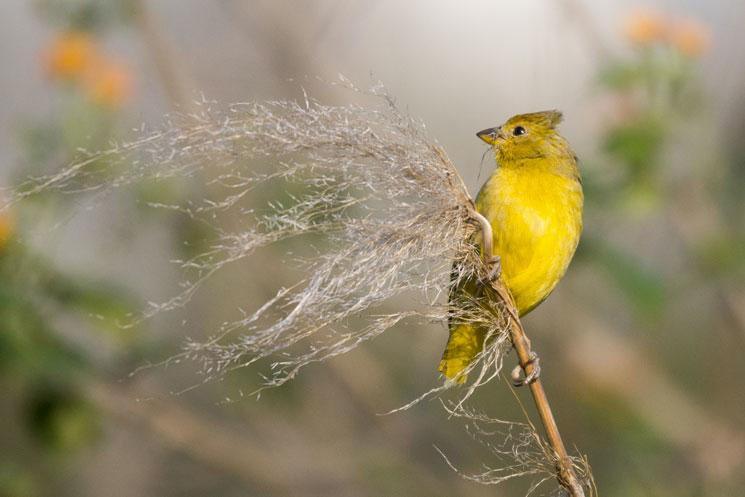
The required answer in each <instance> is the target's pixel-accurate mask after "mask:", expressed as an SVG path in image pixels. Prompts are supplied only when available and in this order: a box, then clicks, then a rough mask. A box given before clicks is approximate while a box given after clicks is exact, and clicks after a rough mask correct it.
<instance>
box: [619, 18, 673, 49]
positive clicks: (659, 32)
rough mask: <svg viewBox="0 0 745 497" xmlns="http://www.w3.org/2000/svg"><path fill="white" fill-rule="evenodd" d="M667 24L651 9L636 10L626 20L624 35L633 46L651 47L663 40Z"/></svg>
mask: <svg viewBox="0 0 745 497" xmlns="http://www.w3.org/2000/svg"><path fill="white" fill-rule="evenodd" d="M667 29H668V27H667V22H666V20H665V18H664V17H663V16H662V14H660V13H659V12H657V11H655V10H651V9H645V10H638V11H636V12H634V13H633V14H632V15H631V16H629V17H628V19H626V22H625V24H624V33H625V35H626V38H628V40H629V41H630V42H631V43H633V44H635V45H651V44H652V43H654V42H656V41H660V40H662V39H664V38H665V34H666V33H667Z"/></svg>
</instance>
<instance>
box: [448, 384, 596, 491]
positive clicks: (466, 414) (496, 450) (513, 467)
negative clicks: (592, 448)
mask: <svg viewBox="0 0 745 497" xmlns="http://www.w3.org/2000/svg"><path fill="white" fill-rule="evenodd" d="M513 393H514V391H513ZM516 398H517V397H516ZM517 400H518V402H520V401H519V399H517ZM442 406H443V408H444V409H445V411H446V412H447V413H448V415H449V416H450V417H452V418H456V419H460V420H462V421H463V422H464V428H465V430H466V432H467V433H468V435H469V436H470V437H471V438H472V439H473V440H474V441H476V442H478V443H479V444H481V445H482V446H483V447H485V448H486V449H487V450H488V451H489V453H490V454H491V455H492V456H493V458H494V460H495V461H496V462H498V463H499V465H497V466H491V465H487V464H484V465H482V470H481V471H480V472H478V473H467V472H464V471H463V470H461V469H459V468H458V467H456V466H455V464H454V463H453V462H452V461H451V460H450V458H448V456H447V455H446V454H445V453H444V452H443V451H442V450H440V449H439V448H437V447H435V449H436V450H437V451H438V452H439V453H440V455H441V456H442V458H443V459H444V460H445V462H446V463H447V465H448V466H450V468H451V469H452V470H453V471H455V472H456V473H458V474H459V475H460V476H462V477H463V478H465V479H467V480H471V481H474V482H477V483H481V484H484V485H498V484H501V483H504V482H506V481H508V480H515V479H526V480H527V481H528V482H529V483H528V490H527V492H526V494H525V495H526V496H528V495H531V494H533V493H534V492H536V491H537V490H538V489H543V491H544V493H543V494H542V495H564V494H565V493H566V489H565V488H564V487H562V486H560V485H559V484H558V483H557V479H556V467H557V463H558V456H557V454H556V452H554V450H553V449H552V448H551V445H550V444H549V443H548V442H547V441H546V440H544V439H543V437H541V435H540V434H539V433H538V430H537V429H536V427H535V425H533V423H532V422H531V421H530V418H529V417H528V415H527V412H526V411H525V409H524V407H523V406H522V403H521V404H520V406H521V407H522V408H523V413H525V419H526V421H525V422H517V421H507V420H503V419H496V418H492V417H490V416H488V415H486V414H484V413H483V412H479V411H476V410H474V409H471V408H467V407H465V406H463V404H462V403H459V404H453V403H449V402H442ZM571 463H572V466H573V468H574V471H575V472H576V473H577V476H578V478H579V479H580V481H582V482H583V485H584V486H585V487H586V488H587V489H589V491H590V495H591V496H594V495H597V489H596V488H595V481H594V479H593V477H592V472H591V471H590V466H589V463H588V462H587V459H586V458H584V457H580V456H575V457H572V458H571ZM545 492H548V493H545Z"/></svg>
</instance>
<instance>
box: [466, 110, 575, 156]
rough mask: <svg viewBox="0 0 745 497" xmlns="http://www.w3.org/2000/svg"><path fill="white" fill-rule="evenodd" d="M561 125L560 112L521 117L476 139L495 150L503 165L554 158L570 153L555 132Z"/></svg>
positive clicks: (566, 145)
mask: <svg viewBox="0 0 745 497" xmlns="http://www.w3.org/2000/svg"><path fill="white" fill-rule="evenodd" d="M560 122H561V112H559V111H557V110H548V111H543V112H532V113H530V114H518V115H516V116H513V117H511V118H509V119H508V120H507V122H506V123H504V124H503V125H501V126H497V127H496V128H488V129H485V130H483V131H479V132H478V133H476V136H478V137H479V138H481V139H482V140H484V141H485V142H486V143H488V144H489V145H491V146H492V147H494V151H495V153H496V156H497V161H498V162H499V163H500V164H503V163H504V162H507V161H511V160H520V159H537V158H542V157H553V156H556V155H557V154H560V155H564V154H566V153H571V151H570V150H569V145H568V144H567V142H566V140H564V138H562V137H561V136H560V135H559V134H558V133H557V132H556V126H557V125H558V124H559V123H560Z"/></svg>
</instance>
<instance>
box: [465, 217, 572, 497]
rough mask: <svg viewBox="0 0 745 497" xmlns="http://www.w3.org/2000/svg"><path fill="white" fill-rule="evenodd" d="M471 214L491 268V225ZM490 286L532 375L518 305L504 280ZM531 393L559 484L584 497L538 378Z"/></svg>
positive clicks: (528, 371)
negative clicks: (501, 304)
mask: <svg viewBox="0 0 745 497" xmlns="http://www.w3.org/2000/svg"><path fill="white" fill-rule="evenodd" d="M470 213H471V217H472V218H473V219H474V220H475V221H477V222H478V223H479V226H480V227H481V232H482V235H483V254H482V257H483V259H484V262H485V263H486V264H487V265H488V266H491V265H492V264H494V263H495V261H494V253H493V248H492V240H493V238H492V236H493V235H492V228H491V224H490V223H489V221H488V220H487V219H486V218H485V217H484V216H483V215H481V214H480V213H479V212H477V211H476V209H475V208H473V209H472V210H471V212H470ZM490 286H491V287H492V289H493V290H494V291H495V292H496V293H497V295H498V296H499V297H500V298H501V299H502V301H503V302H504V304H505V305H506V307H507V312H508V314H509V322H510V337H511V339H512V345H513V346H514V347H515V351H516V352H517V357H518V360H519V362H520V366H521V367H522V368H523V371H524V372H525V375H526V376H527V375H529V374H530V373H532V372H533V367H534V361H533V360H532V359H531V348H530V340H529V339H528V336H527V335H526V334H525V329H524V328H523V325H522V323H521V322H520V318H519V315H518V312H517V308H516V307H515V301H514V300H513V298H512V294H511V293H510V291H509V289H508V288H507V287H506V286H505V284H504V281H503V280H502V278H501V277H500V278H496V279H493V280H492V281H491V282H490ZM530 393H532V394H533V400H534V402H535V406H536V409H537V410H538V414H539V416H540V417H541V422H542V423H543V428H544V430H545V431H546V437H547V438H548V443H549V445H550V446H551V449H552V450H553V451H554V453H555V455H556V472H557V474H556V477H557V480H558V482H559V484H560V485H561V486H563V487H564V488H566V489H567V490H568V491H569V494H570V495H571V496H572V497H585V491H584V489H583V487H582V484H581V482H580V480H579V478H578V477H577V473H576V472H575V471H574V466H573V465H572V460H571V459H570V457H569V454H568V453H567V449H566V447H565V446H564V441H563V440H562V438H561V434H560V433H559V427H558V425H557V424H556V419H555V418H554V414H553V412H552V411H551V405H550V404H549V403H548V397H547V396H546V391H545V390H544V389H543V384H542V383H541V380H540V378H536V379H535V380H534V381H533V382H531V383H530Z"/></svg>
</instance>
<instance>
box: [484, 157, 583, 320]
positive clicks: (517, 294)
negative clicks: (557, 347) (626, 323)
mask: <svg viewBox="0 0 745 497" xmlns="http://www.w3.org/2000/svg"><path fill="white" fill-rule="evenodd" d="M544 160H545V159H528V160H524V161H521V162H520V163H519V164H513V165H511V166H509V167H499V168H497V170H496V171H495V172H494V174H493V175H492V176H491V178H490V179H489V180H488V181H487V182H486V183H485V184H484V186H483V187H482V188H481V191H480V192H479V194H478V197H477V199H476V208H477V209H478V210H479V212H481V214H483V215H484V216H486V218H487V219H489V221H490V222H491V225H492V229H493V232H494V253H495V254H496V255H498V256H499V257H500V258H501V265H502V275H503V278H504V281H505V284H506V285H507V287H508V288H509V289H510V291H511V292H512V296H513V297H514V299H515V303H516V305H517V308H518V310H519V312H520V314H521V315H524V314H526V313H528V312H530V311H531V310H532V309H533V308H534V307H535V306H537V305H538V304H540V303H541V302H542V301H543V300H544V299H545V298H546V297H548V295H549V293H551V291H552V290H553V289H554V287H555V286H556V284H557V283H558V282H559V280H560V279H561V277H562V276H564V273H565V272H566V269H567V266H568V265H569V262H570V261H571V259H572V256H573V255H574V251H575V249H576V248H577V243H578V242H579V237H580V233H581V231H582V202H583V196H582V185H581V184H580V181H579V175H578V174H565V172H566V171H567V170H570V171H575V172H576V164H575V163H574V159H573V158H571V159H570V158H567V159H565V160H567V161H569V160H571V161H572V163H571V164H561V165H560V166H562V167H559V168H547V167H546V164H545V163H543V161H544ZM557 170H559V171H561V172H562V173H561V174H560V173H557V172H556V171H557Z"/></svg>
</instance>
